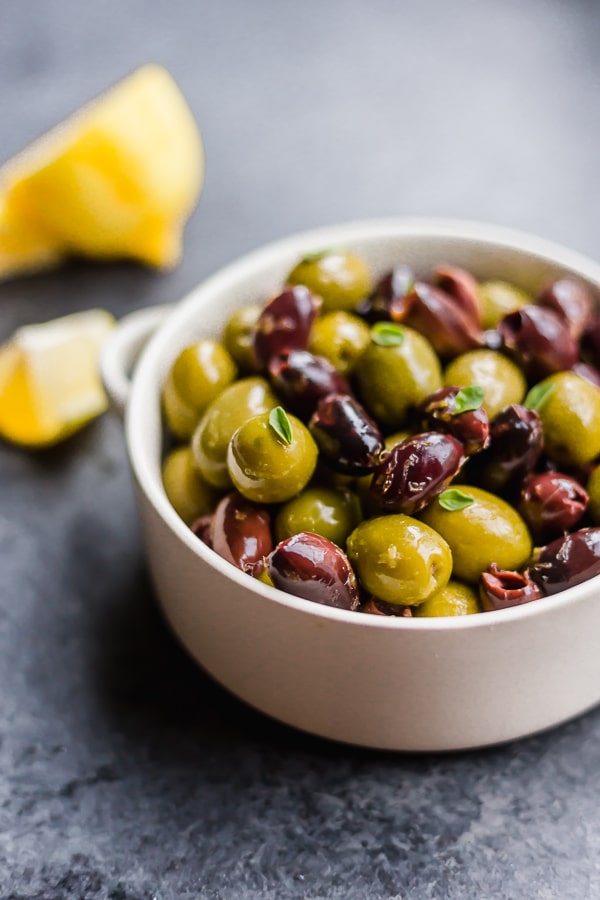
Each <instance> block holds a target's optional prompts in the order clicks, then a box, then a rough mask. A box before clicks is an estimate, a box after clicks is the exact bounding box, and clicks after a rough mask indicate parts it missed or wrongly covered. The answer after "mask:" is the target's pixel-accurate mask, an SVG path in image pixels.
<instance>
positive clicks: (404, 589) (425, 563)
mask: <svg viewBox="0 0 600 900" xmlns="http://www.w3.org/2000/svg"><path fill="white" fill-rule="evenodd" d="M346 547H347V553H348V557H349V558H350V562H351V563H352V564H353V566H354V568H355V570H356V573H357V575H358V577H359V580H360V582H361V584H362V585H363V587H364V588H365V590H367V591H368V592H369V593H370V594H372V595H373V596H374V597H376V598H378V599H380V600H384V601H385V602H387V603H396V604H401V605H404V606H416V605H418V604H419V603H423V602H424V601H425V600H427V599H428V598H429V597H431V596H432V595H433V594H435V593H436V592H437V591H439V590H441V589H442V588H443V587H445V586H446V584H447V583H448V581H449V579H450V574H451V572H452V553H451V551H450V547H449V546H448V544H447V543H446V541H445V540H444V539H443V538H442V536H441V535H440V534H439V533H438V532H436V531H434V530H433V529H432V528H429V527H428V526H427V525H426V524H424V523H423V522H419V521H418V520H417V519H413V518H411V517H410V516H404V515H389V516H380V517H378V518H375V519H367V520H366V521H364V522H361V524H360V525H359V526H358V527H357V528H355V529H354V531H353V532H352V534H351V535H350V536H349V538H348V541H347V544H346Z"/></svg>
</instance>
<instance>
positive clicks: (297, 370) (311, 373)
mask: <svg viewBox="0 0 600 900" xmlns="http://www.w3.org/2000/svg"><path fill="white" fill-rule="evenodd" d="M269 377H270V379H271V384H272V385H273V388H274V389H275V391H276V392H277V393H278V394H279V396H280V397H281V399H282V401H283V404H284V405H285V406H286V407H288V408H289V410H290V412H293V413H294V414H295V415H297V416H298V417H299V418H301V419H304V420H306V419H309V418H310V417H311V415H312V414H313V412H314V411H315V408H316V406H317V403H318V402H319V400H320V399H321V397H326V396H327V395H328V394H335V393H337V394H349V393H350V392H351V387H350V385H349V383H348V381H347V380H346V379H345V378H344V376H343V375H342V374H341V373H340V372H338V370H337V369H336V368H335V366H333V365H332V364H331V363H330V362H329V360H327V359H325V357H323V356H315V355H314V353H309V351H308V350H292V351H290V352H289V353H283V354H281V355H280V356H274V357H272V359H271V361H270V363H269Z"/></svg>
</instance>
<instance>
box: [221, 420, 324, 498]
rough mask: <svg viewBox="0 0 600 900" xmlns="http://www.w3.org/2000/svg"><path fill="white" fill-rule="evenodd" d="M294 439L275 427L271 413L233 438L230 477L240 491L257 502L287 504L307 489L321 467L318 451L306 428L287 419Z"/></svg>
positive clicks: (228, 454)
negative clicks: (318, 460) (318, 465)
mask: <svg viewBox="0 0 600 900" xmlns="http://www.w3.org/2000/svg"><path fill="white" fill-rule="evenodd" d="M287 419H288V422H289V426H290V440H289V441H288V440H287V439H284V438H283V437H282V436H281V435H280V434H279V433H278V432H277V431H276V430H275V428H274V427H273V425H272V424H271V416H270V414H269V413H261V414H260V415H258V416H253V417H252V418H251V419H248V420H247V421H246V422H244V424H243V425H241V426H240V427H239V428H238V429H237V431H236V432H235V433H234V435H233V436H232V438H231V441H230V443H229V449H228V451H227V468H228V470H229V476H230V478H231V480H232V482H233V484H234V486H235V487H236V488H237V490H238V491H239V492H240V494H242V496H243V497H246V499H247V500H251V501H253V502H254V503H283V502H285V501H286V500H289V499H290V498H291V497H294V496H295V495H296V494H298V493H300V491H301V490H302V489H303V488H304V487H306V485H307V484H308V482H309V481H310V479H311V477H312V474H313V472H314V470H315V466H316V464H317V456H318V450H317V445H316V444H315V442H314V440H313V438H312V435H311V433H310V431H309V430H308V428H307V427H306V425H303V424H302V422H301V421H300V419H297V418H296V417H295V416H291V415H290V416H287Z"/></svg>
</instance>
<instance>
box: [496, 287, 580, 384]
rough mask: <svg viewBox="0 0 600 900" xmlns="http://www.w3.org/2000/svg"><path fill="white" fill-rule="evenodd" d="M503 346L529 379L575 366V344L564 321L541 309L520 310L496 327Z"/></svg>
mask: <svg viewBox="0 0 600 900" xmlns="http://www.w3.org/2000/svg"><path fill="white" fill-rule="evenodd" d="M498 331H499V332H500V334H501V335H502V338H503V340H504V346H505V348H506V349H507V350H509V351H510V352H511V353H512V355H513V356H514V357H515V360H516V361H517V362H518V364H519V365H520V366H521V368H522V369H523V371H524V372H525V374H526V375H527V377H528V378H530V379H532V380H538V379H541V378H545V377H546V376H547V375H553V374H554V373H555V372H563V371H565V370H566V369H570V368H571V367H572V366H574V365H575V363H576V362H577V358H578V356H579V351H578V347H577V342H576V341H575V338H574V337H573V336H572V334H571V332H570V331H569V329H568V327H567V325H566V324H565V322H564V320H563V319H561V318H560V316H559V315H557V313H555V312H553V311H552V310H551V309H545V308H544V307H543V306H533V305H532V304H530V305H528V306H522V307H521V309H517V310H515V311H514V312H510V313H507V314H506V315H505V316H504V317H503V318H502V320H501V321H500V323H499V325H498Z"/></svg>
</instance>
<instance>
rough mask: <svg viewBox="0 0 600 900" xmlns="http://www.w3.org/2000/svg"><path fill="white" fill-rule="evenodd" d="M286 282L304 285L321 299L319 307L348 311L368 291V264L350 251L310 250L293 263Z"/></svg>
mask: <svg viewBox="0 0 600 900" xmlns="http://www.w3.org/2000/svg"><path fill="white" fill-rule="evenodd" d="M287 282H288V284H296V285H298V284H303V285H306V287H307V288H309V289H310V290H311V291H312V292H313V293H314V294H317V295H318V296H319V297H321V299H322V300H323V311H324V312H331V311H332V310H339V309H342V310H347V311H352V310H354V309H355V308H356V306H357V305H358V303H359V302H360V301H361V300H363V299H364V298H365V297H366V296H367V295H368V294H370V292H371V287H372V282H371V273H370V272H369V268H368V266H367V265H366V264H365V263H364V262H363V261H362V260H361V259H359V258H358V257H357V256H355V255H354V254H353V253H347V252H342V251H337V250H329V251H323V252H321V253H311V254H308V255H307V256H305V257H304V258H303V259H301V260H300V262H299V263H298V264H297V265H296V266H294V268H293V269H292V271H291V272H290V273H289V275H288V276H287Z"/></svg>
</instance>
